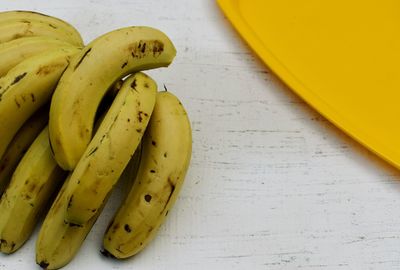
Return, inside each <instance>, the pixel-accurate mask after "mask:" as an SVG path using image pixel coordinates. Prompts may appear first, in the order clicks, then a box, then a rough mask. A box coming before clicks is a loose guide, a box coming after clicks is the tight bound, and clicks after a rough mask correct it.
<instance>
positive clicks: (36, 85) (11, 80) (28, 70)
mask: <svg viewBox="0 0 400 270" xmlns="http://www.w3.org/2000/svg"><path fill="white" fill-rule="evenodd" d="M78 51H79V50H78V49H77V48H75V47H63V48H58V49H54V50H52V51H49V52H44V53H41V54H38V55H35V56H33V57H30V58H28V59H26V60H24V61H23V62H21V63H20V64H18V65H17V66H15V67H14V68H13V69H11V70H10V71H9V72H8V73H7V75H6V76H4V77H2V78H1V79H0V134H1V136H0V158H1V157H2V156H3V154H4V151H5V150H6V148H7V146H8V145H9V143H10V141H11V140H12V138H13V137H14V135H15V134H16V132H17V131H18V129H19V128H20V127H21V126H22V124H23V123H24V122H25V121H26V120H27V119H28V118H29V117H30V116H31V115H32V114H33V113H34V112H35V111H36V110H37V109H39V108H40V107H42V106H43V105H44V104H45V103H47V102H48V101H49V100H50V98H51V95H52V93H53V91H54V88H55V86H56V84H57V82H58V80H59V78H60V77H61V75H62V73H63V72H64V70H65V68H66V67H67V66H68V64H69V59H70V58H71V57H72V56H73V55H75V54H76V53H77V52H78Z"/></svg>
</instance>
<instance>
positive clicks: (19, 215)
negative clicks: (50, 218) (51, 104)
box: [0, 127, 65, 253]
mask: <svg viewBox="0 0 400 270" xmlns="http://www.w3.org/2000/svg"><path fill="white" fill-rule="evenodd" d="M64 176H65V172H64V171H63V170H62V169H61V168H60V167H58V165H57V163H56V161H55V160H54V158H53V157H52V153H51V149H50V144H49V137H48V128H47V127H46V128H45V129H43V131H42V132H41V133H40V135H39V136H38V137H37V139H36V140H35V141H34V142H33V144H32V146H31V147H30V148H29V150H28V152H26V154H25V155H24V157H23V158H22V160H21V162H20V164H19V165H18V167H17V169H16V171H15V173H14V174H13V177H12V179H11V182H10V185H9V186H8V188H7V189H6V191H5V193H4V194H3V196H2V198H1V200H0V213H1V219H0V251H1V252H3V253H12V252H15V251H16V250H17V249H18V248H20V247H21V246H22V245H23V243H25V241H26V240H27V239H28V238H29V236H30V235H31V233H32V231H33V229H34V228H35V225H36V223H37V221H38V219H39V217H40V214H42V213H43V212H44V210H46V207H45V206H46V203H48V201H49V200H50V199H51V197H52V195H53V194H54V192H55V191H56V190H57V187H59V186H60V185H59V184H60V183H61V181H62V180H64Z"/></svg>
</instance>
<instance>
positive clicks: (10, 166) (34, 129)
mask: <svg viewBox="0 0 400 270" xmlns="http://www.w3.org/2000/svg"><path fill="white" fill-rule="evenodd" d="M48 114H49V110H48V106H45V108H42V109H40V110H39V111H38V112H37V113H35V114H34V115H33V116H32V117H31V118H30V119H28V120H27V121H26V122H25V123H24V125H23V126H22V127H21V128H20V129H19V130H18V133H17V134H16V135H15V136H14V138H13V139H12V141H11V143H10V144H9V145H8V147H7V150H6V151H5V153H4V156H3V158H2V159H1V160H0V196H1V194H3V192H4V190H5V189H6V187H7V185H8V183H9V182H10V180H11V176H12V174H13V172H14V170H15V168H16V167H17V165H18V163H19V161H20V160H21V158H22V156H23V155H24V154H25V152H26V151H27V150H28V148H29V147H30V146H31V144H32V142H33V141H34V140H35V139H36V137H37V136H38V135H39V133H40V132H41V131H42V130H43V128H44V127H45V126H46V124H47V122H48V118H49V117H48Z"/></svg>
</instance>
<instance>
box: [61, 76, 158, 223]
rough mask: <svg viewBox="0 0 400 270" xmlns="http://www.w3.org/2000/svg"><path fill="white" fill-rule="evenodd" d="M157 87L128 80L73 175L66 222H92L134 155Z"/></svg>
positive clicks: (150, 82) (146, 80)
mask: <svg viewBox="0 0 400 270" xmlns="http://www.w3.org/2000/svg"><path fill="white" fill-rule="evenodd" d="M156 92H157V85H156V83H155V82H154V81H153V80H152V79H151V78H150V77H148V76H146V75H145V74H143V73H136V74H134V75H132V76H131V77H129V78H128V79H127V80H126V81H125V82H124V83H123V85H122V87H121V89H120V90H119V92H118V94H117V96H116V98H115V100H114V102H113V103H112V104H111V107H110V109H109V110H108V112H107V114H106V115H105V117H104V120H103V121H102V122H101V124H100V126H99V128H98V130H97V132H96V133H95V136H94V137H93V139H92V141H91V142H90V144H89V146H88V147H87V149H86V151H85V152H84V154H83V156H82V158H81V159H80V161H79V162H78V165H77V166H76V168H75V170H74V171H73V172H72V176H71V180H70V183H69V185H68V187H67V190H66V193H67V202H66V205H67V208H66V216H65V220H66V221H67V222H70V223H73V224H79V225H80V224H84V223H86V222H88V220H89V219H91V218H92V217H93V216H94V215H95V214H96V212H97V211H98V209H99V208H100V206H101V204H102V202H103V201H104V199H105V197H106V196H107V194H109V193H110V191H111V190H112V188H113V186H114V184H115V183H116V182H117V180H118V179H119V177H120V176H121V173H122V171H123V170H124V168H125V167H126V165H127V164H128V162H129V159H130V158H131V156H132V155H133V153H134V152H135V150H136V148H137V146H138V144H139V143H140V140H141V138H142V135H143V133H144V131H145V129H146V126H147V124H148V121H149V119H150V115H151V113H152V111H153V107H154V103H155V97H156Z"/></svg>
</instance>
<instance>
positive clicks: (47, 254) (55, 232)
mask: <svg viewBox="0 0 400 270" xmlns="http://www.w3.org/2000/svg"><path fill="white" fill-rule="evenodd" d="M70 176H71V175H69V177H68V178H67V180H66V181H65V183H64V185H63V186H62V188H61V190H60V192H59V193H58V195H57V198H56V199H55V201H54V203H53V204H52V206H51V208H50V210H49V212H48V213H47V215H46V218H45V220H44V222H43V224H42V226H41V228H40V231H39V236H38V238H37V240H36V263H37V264H38V265H39V266H40V267H42V268H44V269H46V270H50V269H58V268H61V267H63V266H65V265H66V264H68V263H69V262H70V261H71V260H72V259H73V258H74V256H75V254H76V253H77V252H78V251H79V249H80V247H81V245H82V243H83V241H84V240H85V238H86V236H87V234H88V233H89V232H90V230H91V228H92V227H93V225H94V223H95V222H96V220H97V218H98V216H99V215H100V213H101V210H102V208H103V207H104V204H103V205H102V206H101V209H100V211H98V213H96V214H95V215H94V216H93V217H92V218H91V219H90V220H89V221H88V222H86V223H85V224H82V225H81V226H77V225H74V224H70V223H68V222H66V221H65V220H64V217H65V207H66V205H65V201H66V193H65V189H66V187H67V186H68V184H69V181H70Z"/></svg>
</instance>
